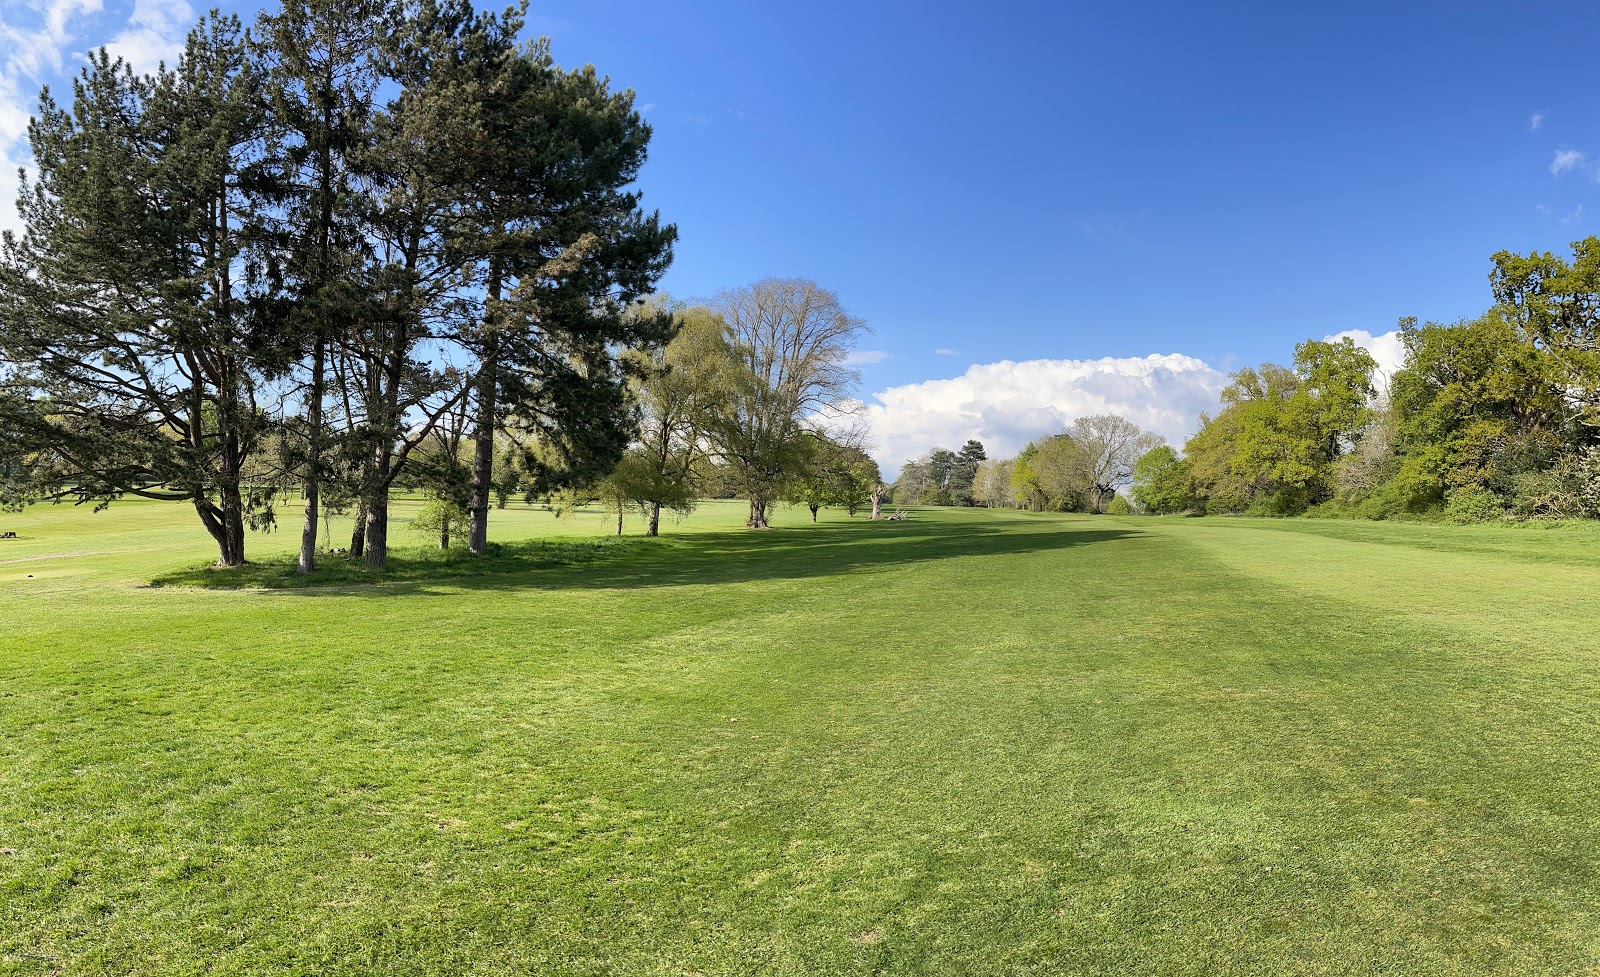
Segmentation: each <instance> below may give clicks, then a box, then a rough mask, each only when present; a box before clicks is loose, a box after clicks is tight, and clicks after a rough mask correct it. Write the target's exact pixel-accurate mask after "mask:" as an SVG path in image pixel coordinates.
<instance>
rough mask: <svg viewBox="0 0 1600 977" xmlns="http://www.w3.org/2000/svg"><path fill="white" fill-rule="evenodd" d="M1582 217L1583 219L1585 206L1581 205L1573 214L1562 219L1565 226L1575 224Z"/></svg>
mask: <svg viewBox="0 0 1600 977" xmlns="http://www.w3.org/2000/svg"><path fill="white" fill-rule="evenodd" d="M1582 217H1583V204H1579V205H1578V206H1577V207H1576V208H1575V209H1574V210H1573V211H1572V213H1570V214H1568V215H1567V216H1565V217H1563V218H1561V223H1563V224H1575V223H1577V222H1578V220H1579V219H1580V218H1582Z"/></svg>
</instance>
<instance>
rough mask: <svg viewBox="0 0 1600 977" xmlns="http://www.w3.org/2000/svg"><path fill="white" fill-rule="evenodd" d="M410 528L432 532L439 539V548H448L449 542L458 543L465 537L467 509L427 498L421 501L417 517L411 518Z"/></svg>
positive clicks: (420, 531) (437, 499)
mask: <svg viewBox="0 0 1600 977" xmlns="http://www.w3.org/2000/svg"><path fill="white" fill-rule="evenodd" d="M411 530H412V531H413V532H418V533H432V534H433V537H434V538H435V539H437V540H438V541H439V548H440V549H441V550H443V549H448V548H449V547H450V544H451V543H459V542H461V541H462V540H465V539H466V538H467V510H466V509H464V508H462V507H461V506H460V505H457V504H456V503H454V502H447V501H445V500H444V499H440V498H432V499H429V500H427V501H426V502H424V503H422V508H421V509H419V510H418V511H417V517H416V518H415V519H413V520H411Z"/></svg>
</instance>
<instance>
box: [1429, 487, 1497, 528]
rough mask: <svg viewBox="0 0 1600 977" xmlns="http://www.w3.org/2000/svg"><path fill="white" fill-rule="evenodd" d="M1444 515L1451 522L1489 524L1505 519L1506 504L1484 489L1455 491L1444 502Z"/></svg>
mask: <svg viewBox="0 0 1600 977" xmlns="http://www.w3.org/2000/svg"><path fill="white" fill-rule="evenodd" d="M1444 514H1445V518H1447V519H1449V520H1450V521H1451V522H1491V521H1493V520H1496V519H1503V518H1505V515H1506V503H1505V500H1504V499H1502V498H1501V497H1500V496H1498V495H1496V494H1494V493H1493V492H1490V491H1488V490H1486V489H1475V488H1466V489H1456V490H1455V491H1454V492H1451V493H1450V496H1449V498H1448V499H1447V500H1446V501H1445V504H1444Z"/></svg>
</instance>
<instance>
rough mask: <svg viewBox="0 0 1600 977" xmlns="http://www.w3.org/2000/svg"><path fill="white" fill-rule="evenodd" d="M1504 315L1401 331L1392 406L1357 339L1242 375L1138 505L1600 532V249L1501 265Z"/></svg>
mask: <svg viewBox="0 0 1600 977" xmlns="http://www.w3.org/2000/svg"><path fill="white" fill-rule="evenodd" d="M1492 261H1493V267H1492V270H1491V272H1490V276H1489V278H1490V283H1491V286H1492V292H1493V297H1494V300H1495V301H1494V304H1493V305H1492V306H1491V307H1490V308H1489V309H1488V310H1487V311H1486V312H1484V314H1483V315H1481V316H1478V317H1477V318H1474V319H1468V320H1463V321H1460V322H1456V323H1450V324H1441V323H1432V322H1429V323H1423V324H1419V323H1418V322H1417V321H1416V320H1414V319H1403V320H1401V323H1400V333H1401V339H1402V341H1403V343H1404V347H1405V361H1404V364H1403V366H1402V368H1401V369H1400V370H1399V371H1398V372H1396V373H1395V375H1394V376H1393V377H1392V378H1391V379H1390V381H1389V383H1388V387H1387V390H1386V391H1378V390H1377V389H1376V387H1375V382H1374V369H1375V365H1374V363H1373V362H1372V360H1371V357H1370V356H1367V355H1366V353H1365V352H1364V351H1363V350H1360V349H1359V348H1356V347H1354V345H1353V344H1352V343H1350V342H1349V340H1344V341H1341V342H1339V343H1325V342H1307V343H1302V344H1301V345H1300V346H1299V347H1297V349H1296V352H1295V359H1294V365H1293V366H1292V367H1281V366H1275V365H1272V364H1265V365H1263V366H1261V367H1257V368H1251V369H1245V370H1241V371H1239V372H1238V373H1235V374H1234V375H1233V376H1232V378H1231V379H1232V382H1231V383H1230V384H1229V386H1228V387H1227V389H1226V390H1225V391H1224V392H1223V396H1222V401H1223V404H1222V410H1221V411H1219V412H1218V413H1217V414H1216V415H1214V416H1207V417H1203V418H1202V423H1201V427H1200V430H1199V431H1198V432H1197V433H1196V434H1195V436H1194V437H1193V438H1191V439H1190V440H1189V442H1188V443H1187V444H1186V445H1185V446H1184V452H1183V455H1182V456H1181V457H1179V456H1178V455H1177V454H1176V453H1174V452H1171V451H1170V449H1166V450H1163V449H1158V450H1157V451H1154V452H1151V453H1150V454H1149V455H1147V456H1146V457H1145V458H1144V459H1141V461H1140V463H1139V466H1138V470H1137V473H1136V478H1135V482H1134V486H1133V495H1134V498H1135V500H1136V501H1138V502H1139V503H1140V505H1141V507H1143V508H1144V509H1146V510H1147V511H1151V512H1176V511H1185V510H1194V511H1204V512H1247V513H1258V514H1272V515H1291V514H1298V513H1306V512H1311V513H1315V514H1319V515H1355V516H1364V517H1368V518H1380V519H1381V518H1388V517H1394V516H1429V515H1432V516H1441V517H1445V518H1451V519H1455V520H1459V521H1471V520H1481V519H1498V518H1507V517H1521V518H1538V517H1567V518H1595V517H1600V239H1596V238H1586V239H1584V240H1582V241H1578V242H1576V243H1574V244H1573V255H1572V258H1571V259H1570V260H1569V259H1565V258H1562V257H1559V256H1556V255H1552V254H1549V253H1543V254H1531V255H1516V254H1512V253H1510V252H1500V253H1498V254H1496V255H1494V257H1493V259H1492Z"/></svg>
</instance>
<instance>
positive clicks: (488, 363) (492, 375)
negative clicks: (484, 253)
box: [467, 266, 501, 556]
mask: <svg viewBox="0 0 1600 977" xmlns="http://www.w3.org/2000/svg"><path fill="white" fill-rule="evenodd" d="M500 290H501V280H500V270H499V268H498V267H497V266H491V268H490V269H489V288H488V292H489V310H490V311H489V312H488V316H489V317H497V316H498V314H499V313H498V310H497V308H496V306H498V304H499V302H500ZM484 325H485V326H487V327H488V332H487V334H486V335H485V336H484V337H483V360H482V362H481V363H480V364H479V368H478V384H477V386H478V397H477V400H478V416H477V419H476V424H475V425H474V430H473V432H472V439H473V445H472V503H471V505H470V506H468V508H467V551H468V552H470V553H472V554H474V555H475V556H482V555H483V554H484V553H486V552H488V550H489V493H490V492H491V491H493V489H494V431H495V426H496V425H495V411H496V408H497V407H498V404H497V401H496V395H497V394H498V392H499V389H500V380H499V376H498V373H497V370H498V367H499V362H498V361H499V358H500V342H499V339H498V338H497V337H496V336H495V334H494V323H493V322H486V323H484Z"/></svg>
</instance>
